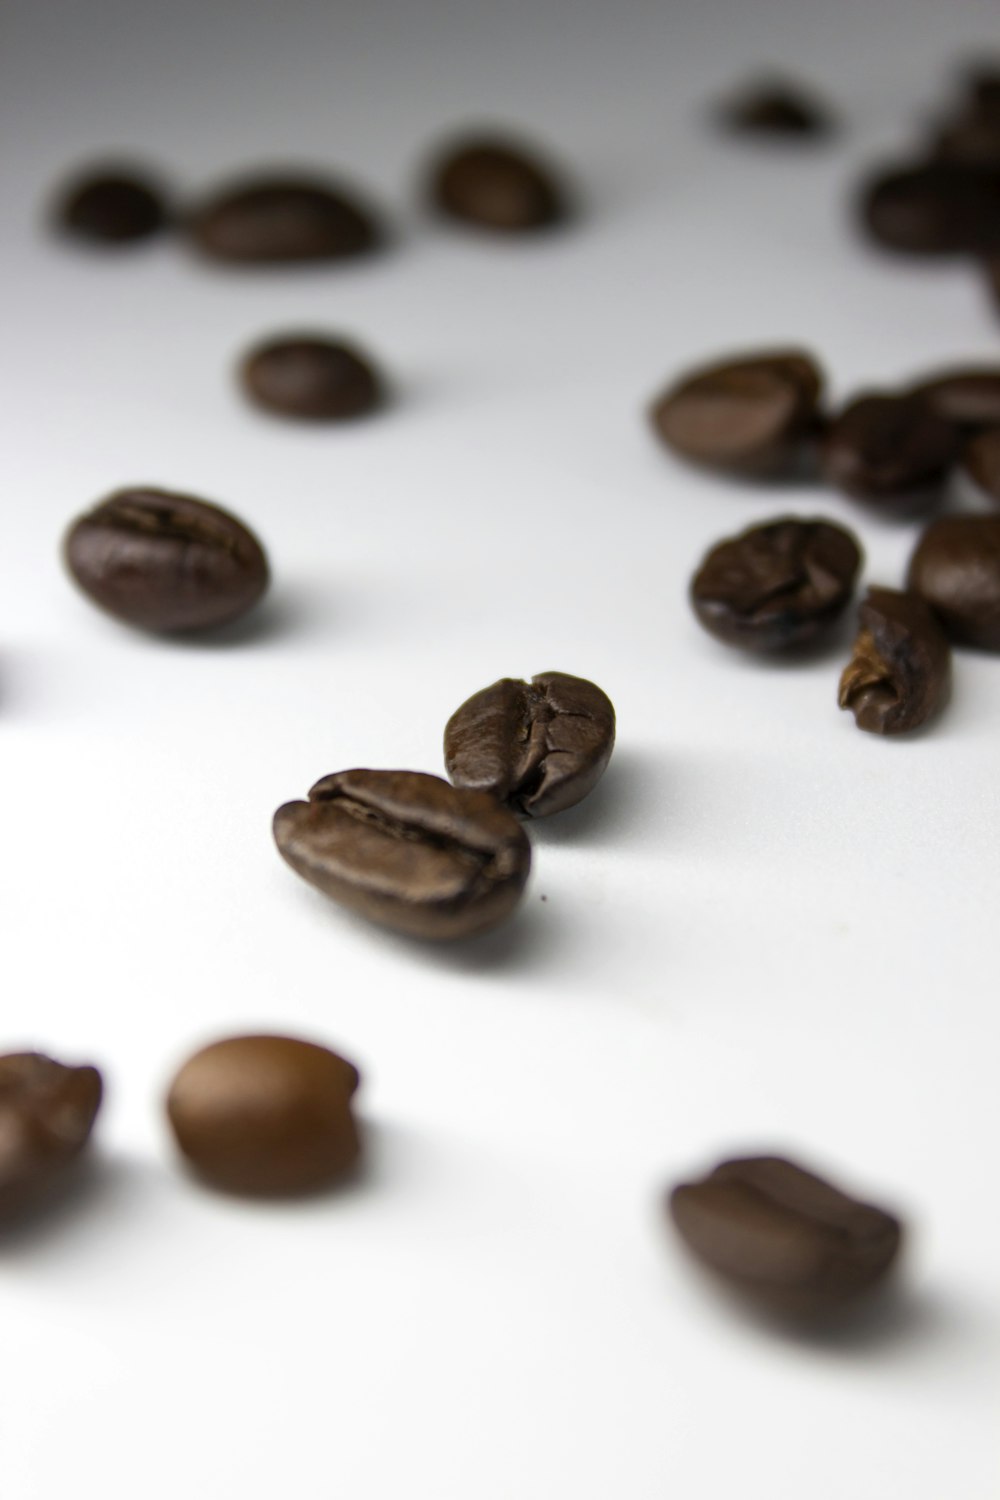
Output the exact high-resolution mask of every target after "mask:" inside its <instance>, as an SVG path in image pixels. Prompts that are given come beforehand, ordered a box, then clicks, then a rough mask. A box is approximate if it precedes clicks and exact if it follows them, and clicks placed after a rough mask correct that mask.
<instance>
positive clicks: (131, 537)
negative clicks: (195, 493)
mask: <svg viewBox="0 0 1000 1500" xmlns="http://www.w3.org/2000/svg"><path fill="white" fill-rule="evenodd" d="M65 551H66V562H67V565H68V567H69V570H70V572H71V573H72V575H73V577H74V578H75V579H76V581H77V583H78V584H79V585H80V587H81V588H82V589H83V591H84V593H85V594H88V595H89V596H90V598H91V599H92V600H93V601H94V603H95V604H99V605H100V607H101V608H102V609H105V610H107V612H108V613H109V614H112V615H114V616H115V617H116V618H117V619H119V620H125V621H127V623H128V624H129V625H138V626H140V627H141V628H142V629H143V630H155V631H180V630H207V629H210V628H211V627H212V626H215V625H223V624H226V623H228V622H229V621H230V620H235V619H237V618H238V617H239V616H240V615H242V614H245V613H246V611H247V610H248V609H250V608H251V607H252V605H254V604H256V603H257V600H258V599H259V598H260V597H261V595H262V594H263V593H264V590H265V589H266V588H267V583H268V568H267V559H266V558H265V556H264V552H263V549H262V548H261V545H260V543H259V542H258V540H257V538H256V537H255V536H254V535H253V533H252V532H251V531H250V530H249V529H248V528H247V527H246V526H244V525H243V522H242V521H238V520H237V519H236V517H235V516H232V515H230V514H229V512H228V511H225V510H221V509H220V508H219V507H218V506H217V505H209V504H207V503H206V502H205V501H204V500H195V499H192V497H191V496H189V495H174V494H170V493H169V492H168V491H166V490H152V489H134V490H119V491H118V493H117V494H114V495H110V496H109V497H108V498H107V499H106V500H103V501H102V502H101V504H100V505H98V506H97V508H96V509H95V510H92V511H91V512H90V513H89V515H86V516H81V517H80V519H79V520H78V521H75V522H74V524H73V525H72V526H71V527H70V530H69V532H68V534H67V537H66V544H65Z"/></svg>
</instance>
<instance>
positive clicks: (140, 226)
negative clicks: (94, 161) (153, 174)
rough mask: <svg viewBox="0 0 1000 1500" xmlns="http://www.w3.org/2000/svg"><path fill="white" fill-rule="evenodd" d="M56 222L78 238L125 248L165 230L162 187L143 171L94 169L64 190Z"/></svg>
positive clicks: (165, 213)
mask: <svg viewBox="0 0 1000 1500" xmlns="http://www.w3.org/2000/svg"><path fill="white" fill-rule="evenodd" d="M55 219H56V224H57V225H58V227H59V228H60V229H62V230H64V231H65V232H66V233H67V234H71V235H74V236H76V237H77V238H78V239H83V240H89V241H90V242H91V243H92V244H100V245H125V244H131V243H133V242H134V241H136V240H145V239H148V238H149V237H150V235H153V234H156V233H157V231H158V230H160V229H162V228H163V227H164V226H165V224H166V222H167V209H166V204H165V201H164V197H163V194H162V192H161V190H160V187H159V184H158V183H157V182H156V181H155V180H153V179H152V178H150V177H147V176H146V174H145V173H144V172H140V171H132V170H128V169H124V168H118V169H114V168H110V167H107V168H94V169H92V170H91V171H89V172H86V173H84V174H82V175H81V176H79V177H77V178H75V179H74V180H73V181H72V182H71V183H70V184H69V185H68V186H67V187H65V188H64V189H63V191H62V193H61V195H60V197H59V201H58V203H57V205H56V210H55Z"/></svg>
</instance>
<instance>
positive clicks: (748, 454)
mask: <svg viewBox="0 0 1000 1500" xmlns="http://www.w3.org/2000/svg"><path fill="white" fill-rule="evenodd" d="M822 385H823V377H822V374H821V373H820V370H819V368H818V367H817V365H816V363H815V361H814V360H813V359H812V358H811V356H809V355H808V354H804V353H801V352H799V351H797V350H788V351H777V352H774V353H763V354H756V355H750V356H748V357H745V358H743V359H737V360H729V361H726V362H724V363H720V364H715V365H707V366H704V367H703V368H701V369H697V370H694V371H692V372H691V373H690V374H689V375H686V376H684V377H682V379H681V380H679V381H678V382H677V383H676V384H675V385H673V386H671V387H670V388H669V389H668V390H667V391H666V392H665V393H664V394H663V395H662V396H660V397H659V398H658V399H657V400H656V401H655V402H654V403H653V406H652V409H651V412H650V416H651V419H652V422H653V426H654V428H655V430H656V432H657V433H658V435H659V436H660V438H661V439H662V440H663V442H664V443H666V445H667V447H668V448H670V449H671V450H672V451H673V452H674V453H676V454H677V455H678V456H679V457H680V458H684V459H687V460H689V461H690V462H692V463H698V464H704V465H705V466H707V467H708V468H713V469H719V470H722V471H724V472H727V473H732V474H739V475H746V476H748V477H752V478H773V477H778V476H781V475H785V474H789V473H792V472H793V471H794V470H795V468H796V467H797V466H798V465H799V463H800V462H801V457H802V451H803V445H804V443H805V441H806V439H807V437H808V436H809V434H810V432H811V431H812V429H813V427H814V425H815V423H816V419H817V411H818V405H819V397H820V392H821V390H822Z"/></svg>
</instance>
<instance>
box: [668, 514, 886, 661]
mask: <svg viewBox="0 0 1000 1500" xmlns="http://www.w3.org/2000/svg"><path fill="white" fill-rule="evenodd" d="M860 565H861V549H860V547H859V546H858V543H857V541H856V540H855V538H854V537H853V536H852V535H851V533H850V532H849V531H846V530H845V529H844V528H843V527H841V526H835V525H834V524H833V522H832V521H820V520H811V521H803V520H799V519H798V518H796V517H794V516H784V517H782V518H781V519H780V520H778V521H769V522H767V523H766V524H765V525H763V526H752V527H751V528H750V529H749V531H744V532H743V533H742V535H740V536H736V537H730V538H729V539H728V540H726V541H724V542H720V543H719V544H718V545H717V546H715V547H713V548H712V550H711V551H710V552H709V553H708V554H707V556H706V557H705V559H704V561H703V562H702V564H701V567H700V568H699V569H698V571H697V573H696V574H695V576H694V579H693V581H692V583H691V603H692V606H693V608H694V612H695V614H696V615H697V617H698V619H699V620H700V622H701V624H702V625H704V627H705V629H706V630H707V631H708V632H709V633H710V634H711V635H714V636H715V637H716V638H717V639H718V640H720V641H725V642H726V644H727V645H729V646H741V647H743V648H744V649H746V650H748V651H784V650H787V649H789V648H791V647H797V646H804V645H808V644H810V643H811V642H813V641H815V640H816V639H817V638H818V637H820V636H821V635H822V634H823V633H824V631H826V630H828V629H829V628H830V627H831V626H832V625H833V624H834V623H835V622H836V621H837V620H838V619H839V618H840V616H841V615H842V614H843V612H844V610H845V609H846V607H847V604H848V602H849V600H850V598H851V595H852V593H853V592H854V581H855V578H856V576H857V572H858V568H859V567H860Z"/></svg>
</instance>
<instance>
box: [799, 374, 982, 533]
mask: <svg viewBox="0 0 1000 1500" xmlns="http://www.w3.org/2000/svg"><path fill="white" fill-rule="evenodd" d="M960 442H961V435H960V433H959V430H958V428H957V427H956V426H955V425H954V423H952V422H947V421H945V420H944V418H943V417H940V416H938V415H937V413H936V412H935V411H934V409H933V408H932V406H930V405H929V404H928V402H926V401H924V400H923V399H921V398H920V397H919V396H883V395H869V396H860V397H858V399H857V400H856V401H852V402H851V404H850V405H849V406H847V407H845V408H844V410H843V411H842V412H841V413H840V415H839V416H838V417H836V418H835V419H834V420H833V422H832V423H831V424H830V428H829V431H828V432H827V436H826V443H825V446H824V451H823V468H824V472H825V475H826V478H827V479H828V480H829V482H830V483H831V484H832V485H835V486H836V488H837V489H839V490H843V491H844V493H845V494H847V495H853V496H854V498H855V499H856V500H866V501H868V502H869V503H870V504H872V505H878V506H880V507H889V508H893V509H896V510H915V509H918V508H926V507H927V506H929V505H932V504H934V503H936V502H937V501H938V500H940V499H941V497H942V495H943V493H944V487H945V483H946V481H947V479H948V476H949V474H950V472H951V470H952V468H953V467H954V465H955V463H956V462H957V459H958V453H959V446H960Z"/></svg>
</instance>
